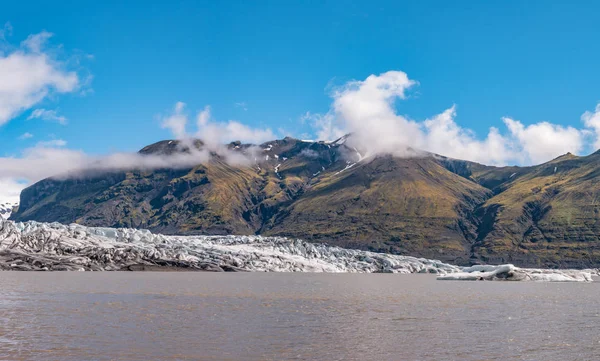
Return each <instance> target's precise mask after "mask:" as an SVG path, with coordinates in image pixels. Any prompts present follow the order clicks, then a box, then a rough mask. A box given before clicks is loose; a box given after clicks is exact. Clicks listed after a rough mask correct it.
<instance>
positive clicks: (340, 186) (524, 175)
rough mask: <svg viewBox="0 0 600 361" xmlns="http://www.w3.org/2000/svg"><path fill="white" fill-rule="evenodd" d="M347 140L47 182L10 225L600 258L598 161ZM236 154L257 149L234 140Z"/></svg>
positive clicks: (451, 255)
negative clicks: (467, 154) (513, 158)
mask: <svg viewBox="0 0 600 361" xmlns="http://www.w3.org/2000/svg"><path fill="white" fill-rule="evenodd" d="M347 143H348V137H347V136H346V137H343V138H340V139H338V140H337V141H335V142H312V141H301V140H298V139H293V138H289V137H288V138H285V139H282V140H275V141H271V142H267V143H264V144H262V145H260V148H259V149H258V152H255V153H256V155H255V158H256V159H255V162H253V164H249V165H244V166H240V165H238V166H235V165H231V164H229V163H227V162H226V160H225V159H224V158H222V157H220V156H217V155H215V156H213V157H212V158H211V160H210V161H209V162H206V163H204V164H202V165H198V166H195V167H190V168H184V169H158V170H154V171H127V172H110V173H104V174H98V173H95V174H92V173H91V174H83V175H82V174H80V175H77V176H76V177H71V178H68V179H64V180H59V179H45V180H43V181H41V182H38V183H36V184H34V185H32V186H31V187H29V188H27V189H25V190H24V191H23V192H22V194H21V202H20V206H19V208H18V210H17V211H16V212H15V213H13V214H12V216H11V219H12V220H16V221H26V220H37V221H43V222H53V221H58V222H61V223H79V224H82V225H87V226H105V227H131V228H146V229H150V230H152V231H153V232H157V233H164V234H182V235H196V234H217V235H219V234H220V235H223V234H260V235H265V236H287V237H295V238H302V239H305V240H308V241H315V242H321V243H328V244H331V245H336V246H343V247H349V248H358V249H364V250H371V251H384V252H389V253H397V254H406V255H413V256H419V257H426V258H435V259H440V260H442V261H448V262H452V263H456V264H461V265H467V264H474V263H483V262H489V263H515V264H517V265H520V266H545V267H559V266H560V267H567V266H568V267H589V266H598V265H599V264H600V258H599V257H598V256H599V255H600V254H598V252H599V251H598V249H599V247H600V224H599V223H598V208H597V207H596V205H595V203H596V199H597V198H598V195H600V187H599V186H598V184H597V181H596V179H597V175H600V167H599V166H598V164H599V163H598V161H599V160H600V155H598V154H592V155H590V156H588V157H576V156H573V155H565V156H562V157H560V158H557V159H555V160H553V161H551V162H548V163H545V164H542V165H539V166H534V167H490V166H485V165H481V164H477V163H473V162H468V161H462V160H455V159H451V158H446V157H443V156H438V155H434V154H430V153H425V152H417V151H412V155H411V157H393V156H390V155H382V156H376V157H368V158H364V157H363V155H362V153H361V151H360V150H358V149H355V148H353V147H351V146H349V145H348V144H347ZM193 146H195V147H197V148H199V149H201V148H203V146H204V145H203V144H202V142H200V141H196V142H195V143H194V145H193ZM185 147H186V145H183V144H181V143H180V142H178V141H162V142H158V143H156V144H153V145H150V146H147V147H145V148H144V149H142V150H141V151H140V153H141V154H143V155H169V154H174V153H176V152H185V151H189V149H187V150H186V148H185ZM228 148H229V150H230V151H231V152H240V153H244V152H245V153H248V152H250V151H251V150H252V151H254V149H255V148H252V147H251V146H250V145H248V144H241V143H239V142H234V143H231V144H229V145H228Z"/></svg>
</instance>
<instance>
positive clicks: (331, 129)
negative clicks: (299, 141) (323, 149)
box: [300, 112, 346, 140]
mask: <svg viewBox="0 0 600 361" xmlns="http://www.w3.org/2000/svg"><path fill="white" fill-rule="evenodd" d="M300 121H301V122H302V123H306V122H308V123H309V124H310V125H311V126H312V127H314V128H315V129H316V131H317V133H316V136H317V139H321V140H336V139H338V138H340V137H341V136H343V135H344V134H346V133H345V131H344V129H342V128H340V126H338V125H337V124H336V119H335V116H334V114H332V113H331V112H330V113H326V114H318V113H316V114H313V113H311V112H306V114H304V115H303V116H302V117H300ZM303 137H304V138H309V137H310V136H309V135H305V136H303Z"/></svg>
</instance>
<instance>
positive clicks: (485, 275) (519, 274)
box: [437, 264, 592, 282]
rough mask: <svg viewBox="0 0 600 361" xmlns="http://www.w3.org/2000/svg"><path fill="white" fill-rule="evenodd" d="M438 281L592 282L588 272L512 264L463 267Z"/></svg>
mask: <svg viewBox="0 0 600 361" xmlns="http://www.w3.org/2000/svg"><path fill="white" fill-rule="evenodd" d="M437 279H438V280H456V281H478V280H481V281H496V280H506V281H544V282H592V272H591V271H590V270H583V271H581V270H556V269H536V268H519V267H515V266H513V265H512V264H505V265H499V266H491V265H481V266H472V267H463V268H462V269H461V272H458V273H449V274H445V275H440V276H438V278H437Z"/></svg>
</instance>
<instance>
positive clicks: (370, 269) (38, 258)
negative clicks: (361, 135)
mask: <svg viewBox="0 0 600 361" xmlns="http://www.w3.org/2000/svg"><path fill="white" fill-rule="evenodd" d="M145 266H148V267H169V268H178V269H188V270H199V271H216V272H223V271H237V272H243V271H254V272H257V271H258V272H355V273H374V272H381V273H400V274H409V273H431V274H437V275H438V279H439V280H515V281H563V282H567V281H572V282H590V281H592V276H591V275H592V274H596V275H597V272H595V271H594V270H587V271H578V270H534V269H523V268H518V267H515V266H513V265H501V266H472V267H459V266H455V265H451V264H447V263H443V262H441V261H437V260H429V259H424V258H417V257H410V256H400V255H392V254H385V253H375V252H368V251H360V250H352V249H345V248H340V247H334V246H328V245H324V244H313V243H308V242H305V241H302V240H298V239H288V238H284V237H262V236H232V235H231V236H166V235H161V234H153V233H151V232H150V231H148V230H137V229H129V228H100V227H85V226H81V225H78V224H71V225H63V224H60V223H39V222H34V221H29V222H13V221H7V220H2V219H0V270H23V271H117V270H139V269H144V267H145ZM151 269H152V268H151Z"/></svg>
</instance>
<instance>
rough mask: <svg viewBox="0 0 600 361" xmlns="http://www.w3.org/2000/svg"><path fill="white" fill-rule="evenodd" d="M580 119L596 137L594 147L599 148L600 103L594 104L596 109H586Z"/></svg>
mask: <svg viewBox="0 0 600 361" xmlns="http://www.w3.org/2000/svg"><path fill="white" fill-rule="evenodd" d="M581 120H583V123H584V124H585V126H586V127H588V128H590V129H591V130H592V131H593V132H594V134H595V137H596V140H595V142H594V148H595V149H598V148H600V103H598V104H597V105H596V109H595V110H594V111H593V112H590V111H586V112H585V113H583V115H582V116H581Z"/></svg>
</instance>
